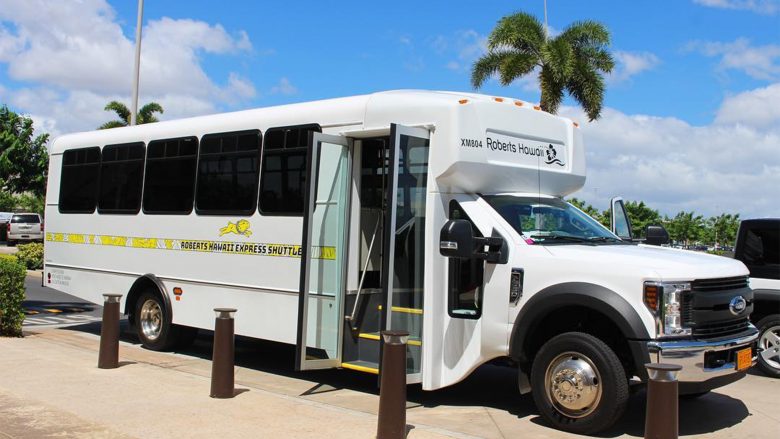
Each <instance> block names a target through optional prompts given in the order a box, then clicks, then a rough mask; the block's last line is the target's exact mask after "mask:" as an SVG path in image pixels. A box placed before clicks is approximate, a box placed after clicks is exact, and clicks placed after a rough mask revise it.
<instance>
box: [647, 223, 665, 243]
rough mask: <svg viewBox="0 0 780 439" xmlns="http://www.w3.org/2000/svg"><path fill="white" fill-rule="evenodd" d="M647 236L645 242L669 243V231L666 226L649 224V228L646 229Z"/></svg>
mask: <svg viewBox="0 0 780 439" xmlns="http://www.w3.org/2000/svg"><path fill="white" fill-rule="evenodd" d="M645 236H646V238H645V244H649V245H663V244H669V232H667V231H666V229H665V228H664V226H647V229H645Z"/></svg>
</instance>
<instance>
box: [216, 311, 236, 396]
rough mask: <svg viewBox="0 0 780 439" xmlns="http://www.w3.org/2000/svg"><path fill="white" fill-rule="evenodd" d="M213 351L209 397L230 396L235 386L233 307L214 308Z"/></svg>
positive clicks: (234, 312)
mask: <svg viewBox="0 0 780 439" xmlns="http://www.w3.org/2000/svg"><path fill="white" fill-rule="evenodd" d="M214 312H215V313H217V318H216V320H215V322H214V352H213V354H212V358H211V395H210V396H211V397H212V398H232V397H233V395H234V393H235V392H234V388H235V375H234V373H233V366H234V365H235V354H236V349H235V339H234V337H233V334H234V331H235V324H234V323H235V320H233V316H234V315H235V314H236V309H235V308H214Z"/></svg>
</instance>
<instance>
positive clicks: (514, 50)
mask: <svg viewBox="0 0 780 439" xmlns="http://www.w3.org/2000/svg"><path fill="white" fill-rule="evenodd" d="M608 45H609V31H608V30H607V28H606V27H605V26H604V25H602V24H601V23H598V22H595V21H591V20H584V21H578V22H575V23H573V24H571V25H570V26H569V27H567V28H566V29H564V30H563V32H561V33H560V34H559V35H557V36H556V37H554V38H548V37H547V33H546V32H545V29H544V25H542V23H540V22H539V20H537V19H536V17H534V16H533V15H531V14H528V13H525V12H518V13H515V14H512V15H508V16H506V17H504V18H502V19H501V20H499V21H498V24H497V25H496V27H495V28H494V29H493V31H492V32H491V33H490V36H489V37H488V53H486V54H485V55H484V56H483V57H481V58H480V59H478V60H477V61H476V62H475V63H474V66H473V67H472V70H471V83H472V85H473V86H474V88H477V89H478V88H480V87H481V86H482V84H483V83H484V82H485V81H486V80H487V79H488V78H490V77H491V76H493V75H495V74H498V77H499V80H500V81H501V84H502V85H505V86H506V85H509V84H511V83H512V81H514V80H515V79H517V78H520V77H522V76H525V75H528V74H530V73H532V72H534V71H535V70H537V69H538V72H539V73H538V79H539V85H540V87H541V90H542V95H541V99H540V105H541V108H542V110H544V111H547V112H548V113H553V114H555V113H557V111H558V107H559V106H560V105H561V102H562V101H563V98H564V93H568V94H569V95H571V96H572V97H573V98H574V99H575V100H576V101H577V102H579V104H580V105H581V106H582V108H583V109H584V110H585V113H587V115H588V118H590V120H595V119H598V118H599V117H600V116H601V108H602V104H603V101H604V77H603V76H602V75H603V74H604V73H609V72H611V71H612V69H613V68H614V67H615V61H614V59H613V58H612V55H611V54H610V53H609V51H608V50H607V46H608Z"/></svg>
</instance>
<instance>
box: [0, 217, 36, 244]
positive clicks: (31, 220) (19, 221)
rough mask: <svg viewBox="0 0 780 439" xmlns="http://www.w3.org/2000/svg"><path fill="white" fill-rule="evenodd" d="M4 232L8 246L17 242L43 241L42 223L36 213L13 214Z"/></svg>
mask: <svg viewBox="0 0 780 439" xmlns="http://www.w3.org/2000/svg"><path fill="white" fill-rule="evenodd" d="M6 231H7V232H8V233H7V234H8V238H7V243H8V245H9V246H13V245H16V243H17V242H19V241H41V242H42V241H43V221H41V216H40V215H38V214H37V213H15V214H14V216H12V217H11V221H10V222H9V223H8V225H7V226H6Z"/></svg>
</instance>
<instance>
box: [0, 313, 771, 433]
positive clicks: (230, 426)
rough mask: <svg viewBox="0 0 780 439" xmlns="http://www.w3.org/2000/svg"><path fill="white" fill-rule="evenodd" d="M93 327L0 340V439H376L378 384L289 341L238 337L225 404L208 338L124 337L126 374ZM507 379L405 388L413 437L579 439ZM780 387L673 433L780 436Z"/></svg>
mask: <svg viewBox="0 0 780 439" xmlns="http://www.w3.org/2000/svg"><path fill="white" fill-rule="evenodd" d="M99 328H100V325H99V324H91V325H83V326H80V327H71V328H69V329H52V328H48V329H36V333H35V334H33V335H29V336H27V337H25V338H24V339H4V338H0V438H2V437H6V436H10V437H13V438H26V437H31V438H32V437H36V438H37V437H46V436H58V437H59V436H62V437H74V436H77V437H111V438H113V437H144V438H145V437H155V438H157V437H214V436H223V437H231V438H232V437H253V438H256V437H259V438H265V437H268V438H277V437H283V438H309V437H311V438H320V437H331V438H334V439H335V438H339V439H340V438H353V437H354V438H372V437H374V436H375V433H376V411H377V407H378V401H379V400H378V396H377V389H376V377H375V376H373V375H367V374H360V373H357V372H352V371H345V370H328V371H313V372H301V373H299V372H295V371H294V370H293V368H292V364H291V363H292V358H293V356H294V350H293V349H292V348H291V347H289V346H287V345H278V344H271V343H268V342H261V341H257V340H246V339H238V340H237V343H236V365H237V367H236V384H237V386H236V387H237V388H238V389H240V390H239V392H240V393H239V394H238V395H237V396H236V397H235V398H233V399H229V400H215V399H211V398H209V397H208V394H209V388H210V381H209V377H210V374H211V362H210V361H209V358H210V355H211V340H210V338H209V336H208V335H206V336H202V337H200V338H199V339H198V341H197V342H196V344H195V345H194V346H193V347H192V348H189V349H187V350H186V351H184V352H183V353H158V352H152V351H148V350H145V349H142V348H140V347H139V346H138V345H137V344H134V339H133V338H132V337H129V336H124V337H123V340H124V341H123V342H122V343H121V347H120V361H121V362H122V363H121V364H122V367H120V368H119V369H115V370H100V369H97V367H96V364H97V350H98V342H99V339H98V336H97V335H96V333H97V331H99ZM516 385H517V384H516V378H515V375H514V371H513V370H512V369H509V368H504V367H497V366H486V367H483V368H480V369H479V370H477V371H476V372H475V373H474V374H472V376H471V377H469V379H467V380H466V381H464V382H462V383H459V384H457V385H454V386H451V387H448V388H445V389H441V390H439V391H436V392H423V391H421V389H420V387H419V386H410V387H409V388H408V394H409V395H408V400H409V403H408V410H407V424H410V425H411V426H413V428H412V429H411V431H410V434H409V438H412V439H414V438H436V437H456V438H473V437H484V438H489V439H500V438H510V437H511V438H520V437H522V438H524V439H525V438H575V437H580V436H576V435H571V434H567V433H563V432H560V431H556V430H553V429H551V428H549V427H548V426H546V425H545V423H544V421H542V420H541V418H540V417H539V416H538V414H537V412H536V409H535V407H534V405H533V401H532V398H531V396H530V395H525V396H520V395H519V394H518V392H517V387H516ZM778 407H780V380H775V379H771V378H767V377H765V376H762V375H760V374H758V373H752V372H751V375H749V376H748V377H747V378H745V379H743V380H741V381H738V382H737V383H734V384H731V385H729V386H726V387H724V388H721V389H717V390H716V391H714V392H712V393H710V394H708V395H705V396H703V397H701V398H698V399H695V400H681V401H680V435H681V436H684V437H695V438H739V439H745V438H776V437H780V413H779V412H778ZM644 411H645V393H644V391H641V390H640V391H638V392H637V393H634V394H632V395H631V398H630V399H629V405H628V408H627V411H626V414H625V415H624V416H623V418H622V419H621V420H620V421H619V422H618V423H617V424H616V425H615V426H614V427H613V428H611V429H610V430H609V431H607V432H605V433H604V434H602V435H600V436H602V437H609V438H618V437H619V438H628V437H631V438H635V437H642V435H643V432H644Z"/></svg>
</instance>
